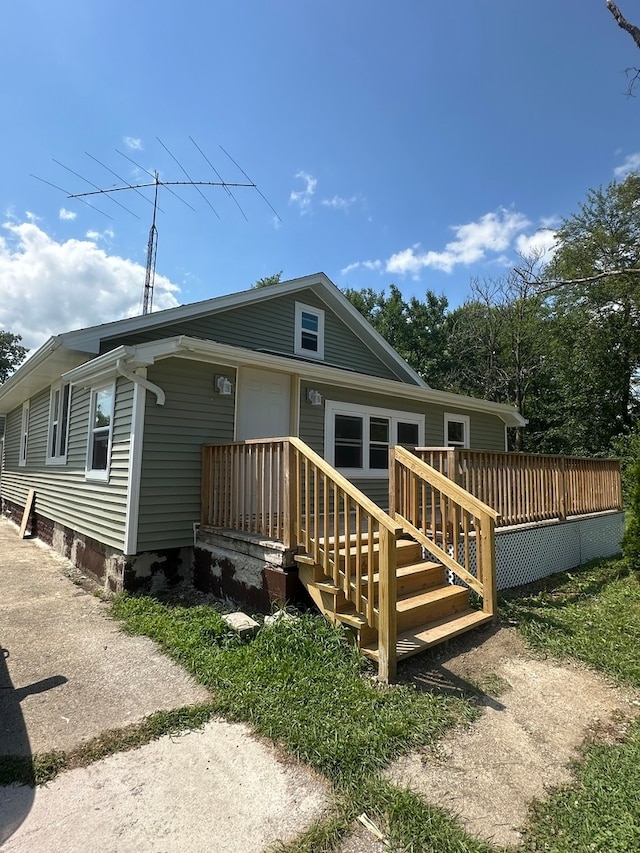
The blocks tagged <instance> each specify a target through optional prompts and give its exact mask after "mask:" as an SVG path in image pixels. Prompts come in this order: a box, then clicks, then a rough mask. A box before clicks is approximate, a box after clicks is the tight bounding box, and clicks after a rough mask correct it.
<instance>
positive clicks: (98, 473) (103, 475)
mask: <svg viewBox="0 0 640 853" xmlns="http://www.w3.org/2000/svg"><path fill="white" fill-rule="evenodd" d="M100 391H111V392H112V394H113V409H112V411H111V420H110V423H109V441H108V444H107V467H106V468H105V469H104V470H102V469H93V468H91V461H92V456H93V433H94V426H93V422H94V419H95V413H96V412H95V405H96V399H97V395H98V393H99V392H100ZM115 408H116V383H115V382H109V383H106V384H101V385H92V386H91V389H90V396H89V429H88V431H87V461H86V466H85V479H86V480H95V481H96V482H99V483H108V482H109V474H110V472H111V448H112V446H113V421H114V419H115Z"/></svg>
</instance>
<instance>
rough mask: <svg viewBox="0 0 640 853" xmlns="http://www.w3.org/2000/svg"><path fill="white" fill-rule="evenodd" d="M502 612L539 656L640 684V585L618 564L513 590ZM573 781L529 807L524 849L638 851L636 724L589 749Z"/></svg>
mask: <svg viewBox="0 0 640 853" xmlns="http://www.w3.org/2000/svg"><path fill="white" fill-rule="evenodd" d="M501 610H502V613H503V615H505V616H507V617H509V618H510V619H511V620H514V621H515V622H516V623H517V624H518V628H519V630H520V631H521V632H522V633H523V635H524V636H525V638H526V639H527V641H528V642H529V643H530V644H531V646H532V647H533V648H534V649H536V650H537V651H539V652H542V653H544V654H548V655H550V656H554V657H567V656H570V657H573V658H577V659H578V660H581V661H583V662H585V663H586V664H588V665H589V666H591V667H593V668H596V669H598V670H601V671H602V672H604V673H606V674H608V675H609V676H611V677H613V678H614V679H615V680H616V681H617V682H618V683H619V684H621V685H627V686H630V687H636V688H637V687H639V686H640V653H639V651H638V650H639V649H640V583H639V580H638V576H637V575H635V574H633V573H630V572H629V571H628V569H627V566H626V563H625V562H624V560H603V561H599V562H597V563H594V564H592V565H590V566H588V567H586V568H584V569H582V570H580V571H575V572H571V573H568V572H564V573H561V574H558V575H554V576H552V577H550V578H546V579H545V580H544V581H541V582H540V583H538V584H535V585H532V586H531V587H529V588H525V589H521V590H515V591H512V592H510V593H509V594H508V595H506V596H504V597H503V600H502V604H501ZM621 725H622V724H621ZM575 777H576V778H575V782H574V783H573V784H571V785H567V786H564V787H562V788H559V789H557V790H555V791H553V792H552V793H551V795H550V796H549V797H548V798H547V799H545V800H544V801H541V802H538V803H536V804H535V805H534V806H533V807H532V810H531V815H530V821H529V825H528V827H527V830H526V835H525V839H524V842H523V851H527V853H533V851H535V853H538V851H549V852H550V853H582V851H584V853H635V851H637V850H640V720H636V721H635V722H634V723H633V724H631V725H630V727H629V731H628V733H627V734H626V736H625V737H622V738H621V742H619V743H613V744H608V743H597V742H593V743H589V744H587V745H586V746H585V748H584V750H583V756H582V760H581V761H580V762H578V763H577V764H576V765H575Z"/></svg>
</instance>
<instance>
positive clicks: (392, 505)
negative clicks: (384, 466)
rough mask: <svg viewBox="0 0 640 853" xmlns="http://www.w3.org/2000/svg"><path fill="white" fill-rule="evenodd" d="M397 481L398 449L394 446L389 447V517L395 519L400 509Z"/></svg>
mask: <svg viewBox="0 0 640 853" xmlns="http://www.w3.org/2000/svg"><path fill="white" fill-rule="evenodd" d="M397 488H398V485H397V480H396V449H395V447H394V446H393V445H390V447H389V515H390V516H391V518H395V514H396V510H397V508H398V495H397Z"/></svg>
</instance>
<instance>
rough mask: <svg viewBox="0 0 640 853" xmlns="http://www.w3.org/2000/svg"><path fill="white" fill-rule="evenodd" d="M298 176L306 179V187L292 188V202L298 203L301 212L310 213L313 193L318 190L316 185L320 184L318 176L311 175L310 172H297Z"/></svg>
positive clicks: (290, 197)
mask: <svg viewBox="0 0 640 853" xmlns="http://www.w3.org/2000/svg"><path fill="white" fill-rule="evenodd" d="M296 178H300V179H301V180H302V181H304V184H305V187H304V189H303V190H299V191H296V190H291V195H290V196H289V203H290V204H297V205H298V207H299V208H300V213H308V211H309V209H310V207H311V199H312V198H313V194H314V193H315V191H316V186H317V184H318V180H317V178H314V177H313V175H310V174H309V173H308V172H297V173H296Z"/></svg>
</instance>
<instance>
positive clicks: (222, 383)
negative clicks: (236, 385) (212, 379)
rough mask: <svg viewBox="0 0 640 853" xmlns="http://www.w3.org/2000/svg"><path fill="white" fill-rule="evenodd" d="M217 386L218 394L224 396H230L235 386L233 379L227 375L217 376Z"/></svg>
mask: <svg viewBox="0 0 640 853" xmlns="http://www.w3.org/2000/svg"><path fill="white" fill-rule="evenodd" d="M216 388H217V390H218V394H222V396H223V397H230V396H231V391H232V389H233V386H232V385H231V380H230V379H228V378H227V377H226V376H216Z"/></svg>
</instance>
